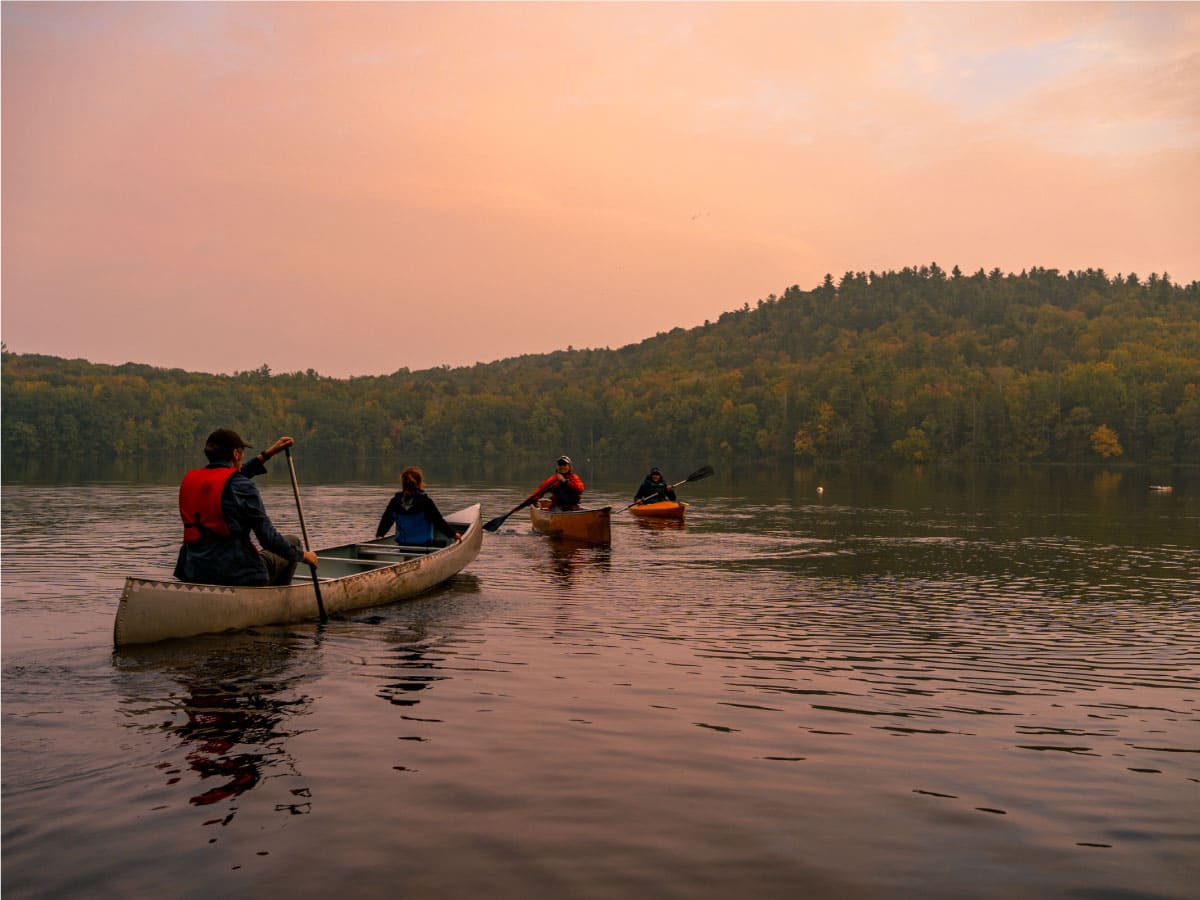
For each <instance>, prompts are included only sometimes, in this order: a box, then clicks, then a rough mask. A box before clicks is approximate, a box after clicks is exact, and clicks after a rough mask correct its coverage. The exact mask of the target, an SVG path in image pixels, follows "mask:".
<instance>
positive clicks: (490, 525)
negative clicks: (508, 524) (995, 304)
mask: <svg viewBox="0 0 1200 900" xmlns="http://www.w3.org/2000/svg"><path fill="white" fill-rule="evenodd" d="M511 515H512V513H510V512H506V513H505V514H504V515H502V516H496V518H494V519H489V520H488V521H487V522H485V523H484V526H483V530H484V531H499V530H500V526H501V525H503V524H504V520H505V519H507V518H508V517H509V516H511Z"/></svg>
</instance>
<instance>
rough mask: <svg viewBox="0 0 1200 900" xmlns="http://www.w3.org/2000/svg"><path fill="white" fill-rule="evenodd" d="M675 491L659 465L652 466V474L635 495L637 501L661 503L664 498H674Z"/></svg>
mask: <svg viewBox="0 0 1200 900" xmlns="http://www.w3.org/2000/svg"><path fill="white" fill-rule="evenodd" d="M674 499H675V491H674V489H673V488H672V487H671V485H669V484H667V482H666V480H665V479H664V478H663V476H662V472H661V471H660V470H659V468H658V466H651V467H650V474H649V475H647V476H646V479H645V480H644V481H643V482H642V485H641V487H639V488H638V489H637V493H636V494H634V495H633V500H634V502H635V503H661V502H662V501H663V500H674Z"/></svg>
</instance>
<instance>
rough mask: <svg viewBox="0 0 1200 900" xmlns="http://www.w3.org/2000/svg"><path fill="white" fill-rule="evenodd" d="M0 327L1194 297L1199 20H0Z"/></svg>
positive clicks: (145, 347)
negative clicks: (1034, 295)
mask: <svg viewBox="0 0 1200 900" xmlns="http://www.w3.org/2000/svg"><path fill="white" fill-rule="evenodd" d="M2 37H3V58H2V62H3V124H2V129H3V130H2V132H0V137H2V141H3V189H2V200H3V285H2V295H0V304H2V316H3V340H4V342H5V343H6V344H7V346H8V349H9V350H12V351H14V352H18V353H48V354H53V355H56V356H65V357H85V358H87V359H90V360H92V361H94V362H106V363H122V362H127V361H132V362H139V363H148V364H150V365H155V366H166V367H180V368H185V369H189V370H196V371H207V372H233V371H237V370H245V369H254V368H257V367H258V366H260V365H262V364H264V363H265V364H267V365H269V366H270V367H271V369H272V370H273V371H275V372H290V371H297V370H306V369H309V368H312V369H316V370H317V371H318V372H320V373H322V374H324V375H333V376H339V377H344V376H347V375H367V374H384V373H388V372H392V371H395V370H396V369H398V368H400V367H402V366H408V367H409V368H412V369H419V368H427V367H430V366H436V365H442V364H447V365H452V366H454V365H467V364H471V363H474V362H479V361H482V362H486V361H490V360H494V359H501V358H505V357H510V356H519V355H521V354H525V353H544V352H549V351H552V350H556V349H563V348H566V347H567V346H568V345H571V346H574V347H576V348H582V347H614V348H615V347H619V346H623V345H625V344H628V343H632V342H636V341H640V340H642V339H643V338H646V337H649V336H652V335H654V334H655V333H657V332H659V331H667V330H670V329H671V328H674V327H676V326H681V327H684V328H690V327H693V326H695V325H699V324H701V323H703V322H704V320H705V319H716V318H717V317H718V316H719V315H720V314H721V313H722V312H725V311H727V310H730V309H735V308H738V307H740V306H741V305H742V304H743V303H746V302H749V303H751V305H753V304H754V303H755V302H756V301H757V300H758V299H760V298H763V297H766V296H767V295H769V294H772V293H775V294H778V293H781V292H782V291H783V290H785V289H786V288H787V287H788V286H790V285H793V284H798V285H799V286H800V287H802V288H811V287H814V286H816V285H817V284H818V283H819V282H820V281H821V279H822V278H823V277H824V275H825V273H826V272H829V273H832V274H833V275H834V276H835V277H838V276H840V275H841V274H842V273H843V272H846V271H847V270H855V271H870V270H876V271H882V270H885V269H895V268H901V267H903V266H906V265H921V264H927V263H930V262H934V261H936V262H937V263H938V264H939V265H942V266H943V267H944V268H947V269H949V268H951V267H952V266H954V265H956V264H957V265H959V266H960V267H962V268H963V269H964V270H966V271H968V272H973V271H975V270H977V269H979V268H981V267H982V268H986V269H989V270H990V269H992V268H995V267H999V268H1000V269H1002V270H1004V271H1020V270H1021V269H1024V268H1028V267H1030V266H1046V267H1048V268H1058V269H1062V270H1064V271H1065V270H1067V269H1083V268H1088V267H1096V268H1103V269H1105V270H1106V271H1108V272H1109V273H1110V274H1116V273H1118V272H1123V273H1129V272H1137V273H1138V274H1140V275H1142V276H1145V275H1148V274H1150V273H1151V272H1158V273H1162V272H1168V273H1170V275H1171V277H1172V278H1173V279H1174V280H1176V281H1192V280H1195V279H1198V278H1200V212H1198V211H1200V100H1198V99H1197V98H1200V4H1194V3H1193V4H1187V3H1181V4H1156V3H1135V4H1128V5H1126V4H1113V3H1104V4H1089V3H1066V4H1042V3H1037V4H1003V3H979V4H967V3H964V4H947V3H934V4H902V3H884V4H817V3H813V4H808V3H771V4H728V5H726V4H707V3H706V4H689V3H666V4H654V5H643V4H637V3H598V4H576V3H563V4H519V5H510V4H504V3H481V4H474V3H451V4H440V3H432V4H420V3H366V4H357V3H353V4H352V3H313V4H275V3H263V4H249V3H246V4H243V3H215V4H209V3H164V4H157V3H134V4H128V5H127V4H116V3H99V4H91V3H89V4H81V3H63V4H56V3H36V4H35V3H11V2H6V3H4V4H3V23H2Z"/></svg>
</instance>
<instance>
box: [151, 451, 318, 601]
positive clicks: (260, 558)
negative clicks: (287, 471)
mask: <svg viewBox="0 0 1200 900" xmlns="http://www.w3.org/2000/svg"><path fill="white" fill-rule="evenodd" d="M294 443H295V441H293V440H292V439H291V438H290V437H281V438H280V439H279V440H277V441H276V442H275V443H274V444H272V445H271V446H270V447H268V448H267V449H266V450H263V451H262V452H261V453H258V454H256V455H255V456H252V457H251V458H250V459H249V460H244V456H245V450H246V449H253V448H252V447H251V446H250V445H249V444H247V443H246V442H245V441H243V440H242V438H241V435H239V434H238V433H237V432H236V431H233V430H232V429H229V428H218V429H217V430H216V431H214V432H213V433H212V434H210V435H209V436H208V440H207V441H205V443H204V456H205V457H206V458H207V459H208V465H207V466H205V467H204V468H202V469H192V470H191V471H190V472H188V473H187V474H186V475H184V476H183V481H182V483H181V484H180V485H179V515H180V516H181V517H182V519H183V546H181V547H180V548H179V558H178V560H177V561H176V563H175V577H176V578H178V579H179V580H180V581H188V582H192V583H193V584H224V585H267V584H288V583H289V582H290V581H291V580H292V575H293V573H294V572H295V571H296V564H297V563H299V562H304V563H307V564H308V565H310V566H313V567H316V565H317V554H316V553H314V552H313V551H311V550H305V549H303V547H302V546H301V543H300V538H298V537H296V536H295V535H286V536H285V535H282V534H280V533H279V532H278V531H277V530H276V529H275V526H274V525H272V524H271V520H270V518H269V517H268V516H267V511H266V509H265V508H264V507H263V502H262V497H261V496H260V495H259V493H258V488H257V487H255V486H254V482H252V481H251V480H250V479H252V478H254V477H255V476H257V475H262V474H264V473H265V472H266V471H267V467H266V462H267V460H269V459H270V458H271V457H272V456H274V455H275V454H277V453H280V452H282V451H283V450H285V449H286V448H288V447H291V446H292V444H294ZM252 535H253V536H254V537H255V538H256V539H257V540H258V543H259V545H260V546H261V547H262V550H261V551H260V550H258V549H257V548H255V546H254V544H252V543H251V541H250V538H251V536H252Z"/></svg>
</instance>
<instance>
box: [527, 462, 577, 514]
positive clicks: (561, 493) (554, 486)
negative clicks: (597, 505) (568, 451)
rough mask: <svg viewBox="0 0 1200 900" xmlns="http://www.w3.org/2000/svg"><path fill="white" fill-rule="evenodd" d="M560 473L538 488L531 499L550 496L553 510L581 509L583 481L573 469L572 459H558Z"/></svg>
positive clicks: (556, 473)
mask: <svg viewBox="0 0 1200 900" xmlns="http://www.w3.org/2000/svg"><path fill="white" fill-rule="evenodd" d="M557 465H558V471H557V472H555V473H554V474H553V475H551V476H550V477H549V478H547V479H546V480H545V481H543V482H542V483H541V484H539V485H538V486H537V490H535V491H534V492H533V493H532V494H531V495H530V499H532V500H536V499H537V498H539V497H541V496H544V495H545V494H549V495H550V504H551V506H550V508H551V509H579V501H580V500H582V499H583V479H582V478H580V477H579V476H578V475H576V474H575V471H574V470H573V469H572V468H571V457H569V456H560V457H559V458H558V463H557Z"/></svg>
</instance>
